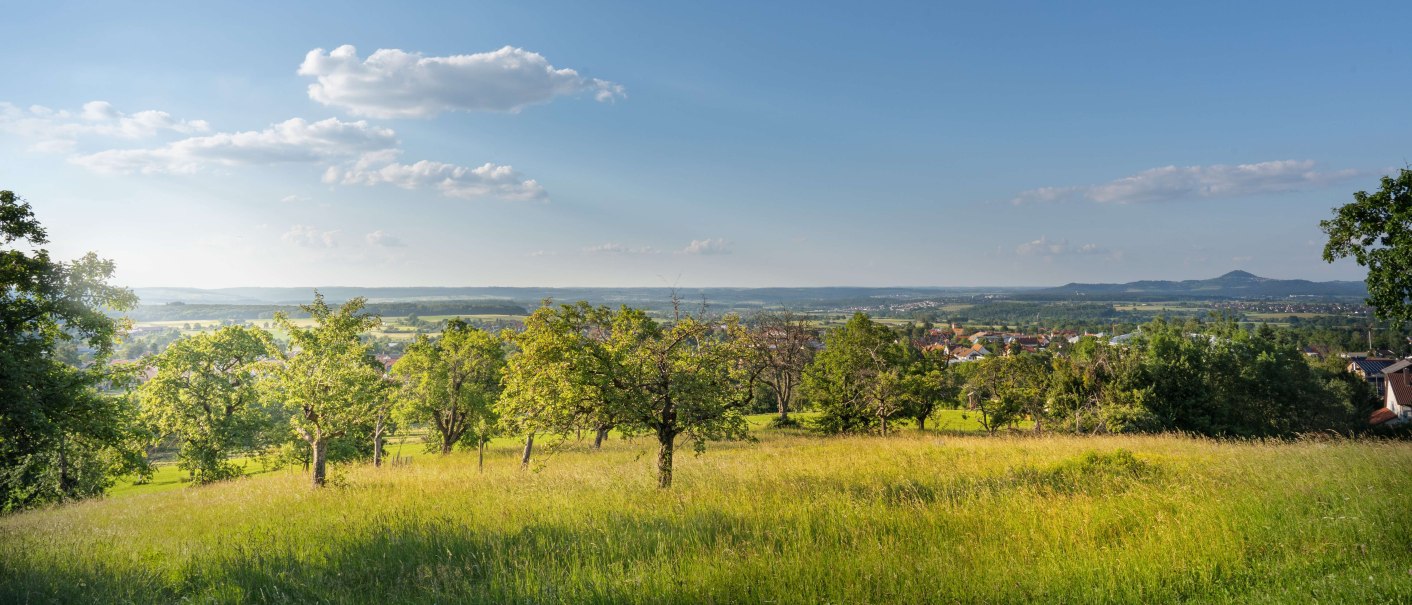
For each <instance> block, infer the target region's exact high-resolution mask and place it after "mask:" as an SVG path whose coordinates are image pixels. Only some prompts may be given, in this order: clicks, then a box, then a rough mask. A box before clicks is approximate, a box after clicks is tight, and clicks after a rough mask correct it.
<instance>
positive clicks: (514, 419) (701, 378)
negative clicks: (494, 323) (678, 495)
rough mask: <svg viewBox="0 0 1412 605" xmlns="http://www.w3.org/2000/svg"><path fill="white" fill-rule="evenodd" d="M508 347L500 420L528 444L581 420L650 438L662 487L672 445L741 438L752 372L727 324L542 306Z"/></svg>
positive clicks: (735, 328) (741, 342)
mask: <svg viewBox="0 0 1412 605" xmlns="http://www.w3.org/2000/svg"><path fill="white" fill-rule="evenodd" d="M515 342H516V345H517V346H518V347H519V351H520V352H519V354H518V355H516V356H514V357H512V358H511V359H510V363H509V369H508V371H507V374H506V381H505V396H504V397H503V398H502V401H501V414H502V417H503V418H505V419H506V421H507V422H508V423H510V424H512V425H513V426H516V427H518V429H519V430H520V431H522V432H525V433H526V434H527V435H529V436H530V438H532V437H533V435H534V434H535V433H536V432H542V433H551V434H560V435H564V434H568V433H569V432H570V431H572V430H574V429H575V428H576V427H580V426H583V425H584V423H585V422H588V423H594V424H596V425H598V426H600V427H602V426H604V425H611V426H616V427H617V428H618V429H619V430H622V431H625V432H627V433H629V434H633V433H641V432H645V433H651V434H653V435H655V436H656V437H657V444H658V453H657V473H658V485H659V486H660V487H664V488H665V487H670V486H671V484H672V471H673V468H674V466H673V457H674V455H675V452H676V445H677V441H678V439H679V438H685V439H686V440H688V441H689V442H690V443H692V445H693V448H694V449H695V450H696V451H697V452H701V451H704V449H705V446H706V442H708V441H713V440H720V439H731V438H742V437H744V436H746V429H747V426H746V423H745V418H744V416H743V415H742V413H741V410H742V409H743V408H744V407H745V406H747V405H749V403H750V401H751V398H752V393H753V391H754V386H755V384H754V383H755V379H756V378H757V377H758V371H759V370H758V369H753V368H750V367H748V366H747V365H746V364H743V363H741V360H742V358H743V357H744V355H745V353H746V351H745V347H746V345H745V339H744V329H743V327H742V326H741V325H740V322H739V321H738V319H736V318H734V317H729V318H726V319H724V320H721V321H720V322H713V321H708V320H706V319H704V318H702V317H699V316H691V315H686V314H681V313H678V314H677V315H676V316H675V318H674V320H673V321H672V322H671V323H670V324H669V325H663V324H662V323H661V322H658V321H657V320H654V319H652V318H651V317H649V316H648V315H647V314H646V313H645V312H643V311H642V310H639V309H633V308H629V307H622V308H620V309H619V310H617V311H610V310H608V309H607V308H604V307H591V306H589V305H588V303H584V302H580V303H578V304H576V305H561V306H559V307H557V308H555V307H552V306H550V305H547V304H546V305H545V306H544V307H541V308H540V309H538V310H536V311H535V312H534V313H533V314H532V315H531V316H530V317H529V318H528V319H526V321H525V331H524V332H523V333H521V334H520V335H519V336H518V337H517V338H516V339H515ZM601 434H602V432H600V436H601ZM527 455H528V454H527Z"/></svg>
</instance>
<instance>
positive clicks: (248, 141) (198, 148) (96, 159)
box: [69, 118, 397, 174]
mask: <svg viewBox="0 0 1412 605" xmlns="http://www.w3.org/2000/svg"><path fill="white" fill-rule="evenodd" d="M396 144H397V139H396V134H395V133H394V132H393V131H392V130H390V129H387V128H378V127H374V126H370V125H368V123H367V122H363V121H358V122H343V121H340V120H338V119H337V118H329V119H327V120H321V121H318V122H306V121H305V120H303V119H300V118H293V119H289V120H285V121H284V122H280V123H279V124H275V125H273V126H270V127H269V128H266V129H264V130H250V131H243V132H222V133H216V134H213V135H207V136H200V137H190V138H186V139H182V140H179V141H175V142H172V143H169V144H167V145H163V146H161V147H155V148H148V149H110V150H107V151H100V152H98V153H93V154H88V155H79V156H75V157H72V158H70V159H69V161H71V162H73V163H75V164H78V165H80V166H83V167H85V168H89V169H91V170H94V171H97V172H105V173H122V174H130V173H142V174H154V173H194V172H198V171H200V170H203V169H207V168H211V167H215V166H240V165H269V164H281V163H293V162H330V161H338V160H344V159H350V158H354V157H357V156H358V155H359V154H362V153H366V152H368V151H373V150H379V149H390V148H393V147H394V146H395V145H396Z"/></svg>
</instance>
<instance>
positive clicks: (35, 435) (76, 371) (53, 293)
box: [0, 191, 143, 511]
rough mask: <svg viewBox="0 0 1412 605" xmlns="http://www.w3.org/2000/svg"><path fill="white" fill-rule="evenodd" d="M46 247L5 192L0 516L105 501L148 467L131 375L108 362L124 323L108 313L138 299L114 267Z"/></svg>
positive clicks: (0, 260) (0, 195) (26, 208)
mask: <svg viewBox="0 0 1412 605" xmlns="http://www.w3.org/2000/svg"><path fill="white" fill-rule="evenodd" d="M46 243H48V240H47V235H46V233H45V231H44V228H43V227H41V226H40V224H39V221H38V220H37V219H35V217H34V213H33V211H32V210H31V208H30V205H29V204H28V203H26V202H24V201H23V200H21V199H20V198H18V197H17V196H16V195H15V194H14V193H12V192H10V191H0V245H3V246H2V247H0V511H12V510H16V509H20V508H27V507H32V506H38V505H41V504H45V503H49V502H58V501H63V500H69V499H74V498H83V497H87V496H93V495H98V494H101V493H102V492H103V490H104V489H105V488H106V487H107V486H108V485H109V484H110V483H111V482H112V477H113V476H114V475H116V474H120V473H123V472H128V471H131V470H135V469H139V468H141V467H142V465H143V461H142V456H141V452H140V449H139V448H138V447H137V443H138V441H139V440H140V439H139V437H138V435H139V433H140V429H139V428H138V427H137V426H136V425H135V423H134V422H133V420H134V418H135V409H134V406H133V405H132V401H131V400H130V399H129V398H126V397H123V396H122V395H121V393H120V392H118V391H120V387H121V386H122V383H124V382H125V381H126V380H127V378H126V377H125V376H124V375H123V372H122V371H121V370H120V369H115V368H112V367H110V366H109V365H108V360H109V358H110V356H111V353H112V350H113V344H114V341H115V338H116V336H117V335H118V334H119V332H120V331H121V329H122V327H123V326H122V325H121V324H120V323H119V322H117V321H115V320H114V319H112V318H111V317H109V316H108V315H107V314H106V313H105V310H123V309H127V308H130V307H131V306H132V305H133V304H134V303H135V302H136V298H135V297H134V296H133V294H132V292H130V291H128V290H126V289H123V288H118V287H115V286H111V285H109V284H108V280H109V279H111V278H112V275H113V263H112V262H111V261H108V260H103V259H100V258H98V257H97V256H96V255H95V254H93V253H91V252H90V253H88V254H86V255H84V256H83V257H82V258H80V259H78V260H76V261H73V262H67V263H66V262H58V261H54V260H52V259H51V258H50V256H49V253H48V252H47V251H46V250H44V249H43V248H40V246H43V245H44V244H46ZM81 348H82V355H80V353H81ZM80 357H82V358H80ZM100 387H107V389H103V390H100Z"/></svg>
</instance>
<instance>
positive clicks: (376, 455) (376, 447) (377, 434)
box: [373, 416, 383, 468]
mask: <svg viewBox="0 0 1412 605" xmlns="http://www.w3.org/2000/svg"><path fill="white" fill-rule="evenodd" d="M382 427H383V421H382V417H381V416H379V417H378V419H377V424H376V425H374V426H373V467H374V468H381V467H382Z"/></svg>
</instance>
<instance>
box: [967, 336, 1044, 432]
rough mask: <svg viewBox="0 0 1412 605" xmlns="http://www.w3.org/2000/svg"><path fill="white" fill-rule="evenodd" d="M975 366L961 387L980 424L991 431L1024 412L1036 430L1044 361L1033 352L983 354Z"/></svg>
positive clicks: (1042, 396) (1040, 417)
mask: <svg viewBox="0 0 1412 605" xmlns="http://www.w3.org/2000/svg"><path fill="white" fill-rule="evenodd" d="M970 363H974V364H975V368H974V369H973V371H972V372H971V373H970V377H969V379H968V380H967V381H966V385H965V387H964V388H963V392H964V393H965V395H966V398H967V401H968V403H969V406H968V407H969V408H970V409H971V410H973V411H975V412H977V413H979V414H980V422H981V426H982V427H983V428H984V429H985V430H986V432H988V433H990V434H992V435H993V434H995V432H996V431H998V430H1000V428H1001V427H1004V426H1006V425H1008V424H1012V423H1014V422H1015V421H1017V420H1019V419H1020V418H1021V417H1023V416H1024V415H1025V414H1026V413H1027V412H1029V413H1031V414H1033V415H1034V416H1035V420H1036V425H1035V428H1036V430H1038V429H1039V426H1040V425H1039V424H1038V423H1039V422H1040V421H1041V420H1042V416H1043V405H1044V401H1045V396H1046V394H1047V391H1048V389H1047V383H1046V380H1047V377H1048V374H1047V373H1046V372H1045V367H1044V362H1043V361H1042V360H1041V359H1040V358H1038V357H1035V356H1033V355H1017V356H1011V357H986V358H983V359H980V360H977V361H974V362H970Z"/></svg>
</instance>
